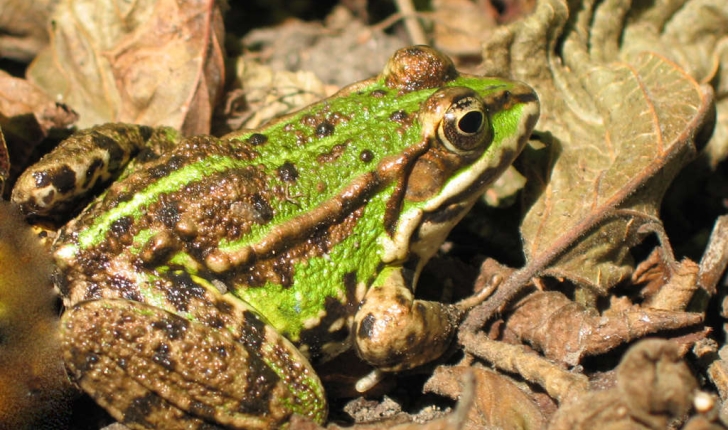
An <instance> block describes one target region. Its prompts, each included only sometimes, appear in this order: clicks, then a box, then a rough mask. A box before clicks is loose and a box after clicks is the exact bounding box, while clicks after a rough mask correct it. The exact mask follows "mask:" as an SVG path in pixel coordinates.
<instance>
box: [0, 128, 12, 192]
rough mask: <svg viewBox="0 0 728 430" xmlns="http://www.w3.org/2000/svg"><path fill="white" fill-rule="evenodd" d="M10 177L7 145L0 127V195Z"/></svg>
mask: <svg viewBox="0 0 728 430" xmlns="http://www.w3.org/2000/svg"><path fill="white" fill-rule="evenodd" d="M9 177H10V155H8V145H7V144H6V143H5V135H4V134H3V131H2V127H0V195H2V194H3V192H4V191H5V184H6V183H7V182H8V178H9Z"/></svg>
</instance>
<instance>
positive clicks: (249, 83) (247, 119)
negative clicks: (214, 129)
mask: <svg viewBox="0 0 728 430" xmlns="http://www.w3.org/2000/svg"><path fill="white" fill-rule="evenodd" d="M236 75H237V80H239V82H240V86H241V87H242V89H241V90H240V91H236V92H234V93H232V94H230V97H231V98H230V99H229V100H228V103H227V104H228V105H229V106H230V111H231V112H229V114H228V115H227V116H228V120H227V121H228V124H229V128H230V129H231V130H237V129H239V128H255V127H258V126H260V125H261V124H263V123H265V122H267V121H269V120H271V119H273V118H275V117H277V116H280V115H283V114H285V113H288V112H291V111H293V110H296V109H299V108H301V107H304V106H307V105H309V104H311V103H313V102H316V101H318V100H320V99H322V98H324V97H326V96H329V95H331V94H332V93H333V91H329V90H328V89H327V88H326V87H325V86H324V84H323V83H322V82H321V81H320V80H319V79H318V78H317V77H316V75H314V74H313V73H311V72H305V71H299V72H288V71H274V70H273V69H272V68H270V67H268V66H265V65H261V64H258V63H256V62H254V61H250V60H248V59H246V58H245V57H239V58H238V60H237V62H236ZM242 98H244V103H243V105H244V107H245V109H244V111H245V112H247V113H248V114H247V115H245V116H239V115H236V113H235V111H237V110H239V108H237V107H236V105H237V104H238V103H239V102H238V99H242Z"/></svg>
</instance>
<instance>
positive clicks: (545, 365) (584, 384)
mask: <svg viewBox="0 0 728 430" xmlns="http://www.w3.org/2000/svg"><path fill="white" fill-rule="evenodd" d="M458 335H459V341H460V343H461V344H462V345H463V346H464V347H465V349H466V350H467V351H468V352H469V353H471V354H473V355H475V356H477V357H480V358H482V359H483V360H486V361H488V362H489V363H493V365H494V366H496V367H497V368H498V369H500V370H504V371H506V372H510V373H516V374H518V375H520V376H521V377H522V378H524V379H525V380H527V381H529V382H531V383H534V384H538V385H540V386H541V387H543V388H544V390H545V391H546V392H547V393H548V394H549V396H551V398H553V399H555V400H556V401H558V402H561V401H563V400H564V399H568V398H571V397H573V396H577V397H578V396H580V395H581V394H582V393H584V392H585V391H586V390H587V388H588V384H589V381H588V379H587V377H586V376H584V375H582V374H579V373H576V372H569V371H567V370H565V369H564V368H563V367H562V366H560V365H558V364H555V363H553V362H551V361H549V360H547V359H545V358H543V357H541V356H539V355H537V354H535V353H534V352H532V351H528V350H527V349H526V348H525V347H524V346H521V345H511V344H508V343H505V342H498V341H494V340H492V339H490V338H488V337H487V336H485V335H484V334H482V333H474V332H471V331H468V330H461V331H460V333H459V334H458Z"/></svg>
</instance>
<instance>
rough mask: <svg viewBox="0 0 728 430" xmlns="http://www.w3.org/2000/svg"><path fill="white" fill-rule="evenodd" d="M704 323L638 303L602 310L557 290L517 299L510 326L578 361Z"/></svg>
mask: <svg viewBox="0 0 728 430" xmlns="http://www.w3.org/2000/svg"><path fill="white" fill-rule="evenodd" d="M702 322H703V314H699V313H687V312H679V311H670V310H661V309H651V308H646V307H640V306H637V305H633V306H630V307H628V308H626V309H621V310H619V311H617V312H613V313H605V314H604V315H600V314H599V313H598V312H597V311H596V310H595V309H593V308H587V307H584V306H583V305H581V304H579V303H575V302H573V301H571V300H569V299H568V298H567V297H566V296H564V295H563V294H561V293H559V292H556V291H547V292H535V293H533V294H530V295H529V296H527V297H525V298H524V299H523V300H521V301H520V302H518V304H516V305H515V306H514V308H513V312H512V313H511V314H510V315H509V317H508V321H507V327H508V329H509V330H511V331H513V332H515V333H517V335H518V336H519V337H521V338H522V339H524V340H526V341H527V342H528V343H529V344H531V345H532V346H533V347H535V348H537V349H539V350H541V351H543V353H544V354H545V355H546V356H547V357H549V358H551V359H554V360H559V361H562V362H564V363H567V364H570V365H572V366H573V365H577V364H579V362H580V361H581V359H582V358H583V357H585V356H589V355H597V354H602V353H605V352H607V351H610V350H612V349H614V348H615V347H617V346H619V345H621V344H623V343H627V342H630V341H633V340H635V339H640V338H642V337H644V336H646V335H648V334H652V333H657V332H660V331H665V330H676V329H680V328H685V327H691V326H695V325H698V324H701V323H702Z"/></svg>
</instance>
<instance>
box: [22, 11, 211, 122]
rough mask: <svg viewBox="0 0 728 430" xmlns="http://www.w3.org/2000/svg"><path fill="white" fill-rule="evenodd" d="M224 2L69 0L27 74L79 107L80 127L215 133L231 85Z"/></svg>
mask: <svg viewBox="0 0 728 430" xmlns="http://www.w3.org/2000/svg"><path fill="white" fill-rule="evenodd" d="M217 3H218V2H216V1H214V0H197V1H195V0H185V1H174V0H161V1H152V0H141V1H137V2H133V3H128V2H125V1H120V0H117V1H108V2H106V1H104V2H97V1H93V0H64V1H62V2H61V3H60V4H59V5H58V7H57V8H56V10H55V13H54V15H53V21H54V23H55V25H54V27H53V32H52V34H51V46H49V47H48V48H47V49H46V50H44V51H43V52H42V53H41V54H40V55H39V56H38V57H37V58H36V59H35V61H34V62H33V64H32V65H31V67H30V69H29V70H28V77H29V79H30V80H31V81H32V82H34V83H35V84H36V85H38V86H39V87H41V88H42V89H43V90H44V91H45V92H46V93H47V94H49V95H50V96H51V97H53V98H55V99H57V100H61V101H63V102H65V103H67V104H69V105H70V106H72V107H73V108H74V109H75V110H76V111H78V112H79V113H80V114H81V118H80V121H79V127H80V128H88V127H91V126H92V125H94V124H100V123H105V122H131V123H136V124H145V125H153V126H157V125H167V126H171V127H174V128H176V129H179V130H181V131H182V132H183V133H185V134H201V133H208V132H209V129H210V119H211V116H212V111H213V109H214V106H215V103H216V102H217V100H218V97H219V96H220V94H221V91H222V87H223V85H224V64H223V60H224V54H223V49H222V43H223V37H224V36H223V31H224V30H223V25H222V16H221V14H220V11H219V9H218V6H217Z"/></svg>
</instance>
